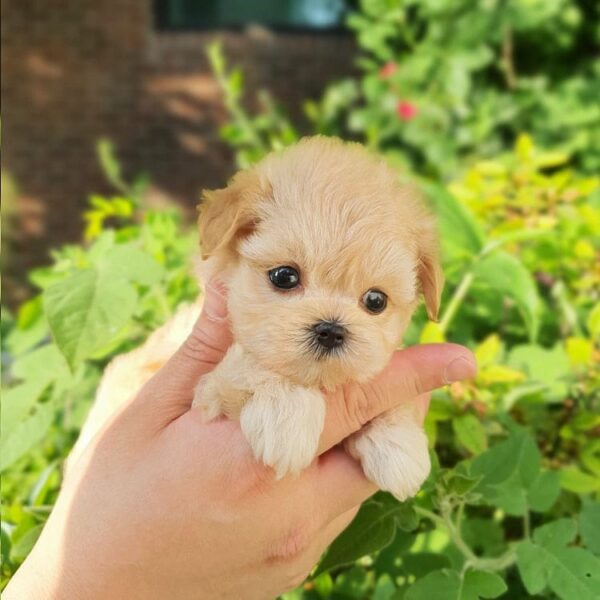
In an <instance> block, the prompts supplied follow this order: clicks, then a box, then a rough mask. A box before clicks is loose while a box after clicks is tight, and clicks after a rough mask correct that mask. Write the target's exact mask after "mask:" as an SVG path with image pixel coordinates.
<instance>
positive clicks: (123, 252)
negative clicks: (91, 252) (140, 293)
mask: <svg viewBox="0 0 600 600" xmlns="http://www.w3.org/2000/svg"><path fill="white" fill-rule="evenodd" d="M99 267H100V268H102V269H103V270H107V271H108V272H109V273H110V274H111V276H112V277H115V278H122V279H125V280H127V281H131V282H135V283H139V284H141V285H152V284H154V283H157V282H158V281H160V279H161V277H162V276H163V274H164V268H163V267H162V266H161V265H159V264H158V263H157V262H156V261H155V260H154V259H153V258H152V256H150V255H149V254H147V253H146V252H142V250H139V249H138V248H136V247H135V246H133V245H132V244H117V245H115V246H113V247H112V248H110V249H109V250H108V251H107V252H106V254H105V255H104V256H103V257H102V260H101V261H100V262H99Z"/></svg>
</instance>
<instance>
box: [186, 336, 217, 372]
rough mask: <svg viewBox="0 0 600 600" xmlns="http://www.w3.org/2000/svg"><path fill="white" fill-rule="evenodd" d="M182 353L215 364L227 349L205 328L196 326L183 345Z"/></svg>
mask: <svg viewBox="0 0 600 600" xmlns="http://www.w3.org/2000/svg"><path fill="white" fill-rule="evenodd" d="M181 353H182V354H183V355H184V356H185V357H186V358H188V359H190V360H193V361H194V362H201V363H205V364H208V365H211V366H214V365H216V364H217V363H218V362H219V361H220V360H221V358H222V357H223V354H224V353H225V350H224V348H222V347H221V346H220V344H218V343H217V342H216V341H215V340H214V339H212V338H211V337H210V336H209V335H208V334H207V333H206V332H205V331H204V330H203V329H199V328H195V329H194V330H193V331H192V333H191V334H190V335H189V337H188V338H187V340H186V341H185V343H184V344H183V346H182V347H181Z"/></svg>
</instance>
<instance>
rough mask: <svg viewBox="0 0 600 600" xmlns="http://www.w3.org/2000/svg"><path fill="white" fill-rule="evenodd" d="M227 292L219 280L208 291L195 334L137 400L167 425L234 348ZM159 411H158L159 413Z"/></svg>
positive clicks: (213, 282)
mask: <svg viewBox="0 0 600 600" xmlns="http://www.w3.org/2000/svg"><path fill="white" fill-rule="evenodd" d="M231 342H232V335H231V331H230V329H229V321H228V319H227V302H226V288H225V286H224V284H223V283H222V282H220V281H218V280H216V279H213V280H211V281H210V282H209V283H208V285H207V286H206V289H205V291H204V299H203V303H202V312H201V313H200V317H199V318H198V320H197V321H196V323H195V324H194V327H193V329H192V332H191V333H190V335H189V336H188V337H187V339H186V340H185V342H184V343H183V345H182V346H181V347H180V348H179V349H178V350H177V352H175V354H174V355H173V356H172V357H171V359H170V360H169V361H168V362H167V363H166V364H165V365H164V366H163V367H162V368H161V369H160V370H159V371H158V372H157V373H156V375H154V377H152V379H151V380H150V381H148V383H146V385H145V386H144V387H143V388H142V390H141V391H140V393H139V394H138V398H136V403H137V402H140V403H141V404H142V405H144V406H145V407H146V410H148V409H150V410H151V411H152V412H153V413H155V414H158V415H160V417H159V418H160V420H161V421H162V423H163V424H167V423H170V422H171V421H172V420H174V419H176V418H177V417H179V416H180V415H182V414H183V413H185V412H186V411H187V410H189V408H190V406H191V404H192V397H193V393H194V387H195V386H196V384H197V383H198V379H199V378H200V377H201V376H202V375H205V374H206V373H208V372H210V371H212V370H213V369H214V367H215V366H216V365H217V364H218V363H219V362H220V361H221V359H222V358H223V356H224V355H225V353H226V352H227V349H228V348H229V346H230V345H231ZM157 409H158V410H157Z"/></svg>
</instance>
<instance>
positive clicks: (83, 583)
mask: <svg viewBox="0 0 600 600" xmlns="http://www.w3.org/2000/svg"><path fill="white" fill-rule="evenodd" d="M226 317H227V315H226V307H225V302H224V300H223V297H222V289H220V288H219V287H218V285H215V284H213V285H211V286H209V288H208V290H207V293H206V298H205V303H204V308H203V312H202V315H201V316H200V318H199V320H198V322H197V324H196V326H195V327H194V331H193V333H192V334H191V335H190V337H189V338H188V340H187V341H186V342H185V343H184V344H183V346H182V347H181V348H180V349H179V351H178V352H177V353H176V354H175V355H174V356H173V358H172V359H171V360H170V361H169V362H168V363H167V364H166V365H165V366H164V367H163V368H162V369H161V370H160V371H159V372H158V373H157V374H156V375H155V376H154V377H153V379H152V380H151V381H149V382H148V383H147V384H146V385H145V386H144V388H143V389H142V390H141V391H140V393H139V394H138V395H137V397H136V398H135V399H134V400H133V401H131V402H130V403H129V404H128V405H127V406H125V407H124V408H123V410H121V411H120V412H119V413H118V414H117V415H115V417H114V418H113V419H112V420H111V422H109V423H108V424H107V425H106V426H105V427H104V428H103V430H102V431H101V432H100V433H99V434H98V436H96V438H95V439H94V440H93V442H92V443H91V444H90V446H89V447H88V448H87V450H86V451H85V452H84V454H83V455H82V456H81V458H80V459H79V460H78V461H77V463H75V464H72V465H70V471H69V477H68V479H67V480H66V482H65V484H64V486H63V489H62V490H61V492H60V495H59V497H58V500H57V503H56V505H55V507H54V510H53V512H52V514H51V516H50V518H49V520H48V523H47V524H46V527H45V528H44V531H43V532H42V535H41V537H40V539H39V540H38V542H37V544H36V545H35V547H34V549H33V551H32V552H31V554H30V556H29V557H28V559H27V560H26V561H25V563H24V564H23V565H22V567H21V569H20V570H19V571H18V572H17V574H16V575H15V577H14V578H13V580H12V581H11V583H10V584H9V586H8V587H7V589H6V590H5V595H4V597H5V598H6V599H7V600H11V599H21V598H36V599H39V600H45V599H47V598H53V599H55V598H60V599H70V598H76V599H77V600H86V599H95V598H127V599H136V598H144V599H151V598H159V599H164V598H169V599H185V598H194V599H197V598H211V599H213V598H236V599H237V598H244V599H246V598H248V599H252V598H272V597H275V596H277V595H278V594H280V593H282V592H283V591H285V590H286V589H289V588H291V587H294V586H295V585H297V584H299V583H300V582H301V581H302V580H303V579H304V578H305V577H306V575H307V574H308V573H309V571H310V569H311V568H312V567H313V566H314V564H315V563H316V562H317V561H318V559H319V557H320V556H321V554H322V552H323V551H324V550H325V548H326V547H327V546H328V545H329V544H330V543H331V542H332V541H333V539H334V538H335V537H336V536H337V535H338V534H339V533H340V532H341V531H342V530H343V529H344V528H345V527H346V526H347V525H348V523H349V522H350V521H351V520H352V518H353V517H354V515H355V514H356V511H357V510H358V507H359V505H360V503H361V502H362V501H363V500H365V499H366V498H367V497H368V496H370V495H371V494H372V493H373V492H374V491H375V488H374V486H373V484H372V483H370V482H369V481H367V480H366V479H365V477H364V475H363V473H362V470H361V468H360V465H359V464H358V463H356V462H355V461H354V460H353V459H351V458H350V457H349V456H348V455H346V454H345V453H344V452H343V451H342V450H341V449H340V448H339V447H337V444H338V443H339V442H341V441H342V440H343V439H344V438H346V437H347V436H348V435H350V434H351V433H353V432H355V431H357V430H358V429H360V427H362V426H363V425H364V424H365V423H367V422H368V421H369V420H371V419H372V418H374V417H375V416H377V415H378V414H380V413H382V412H384V411H386V410H388V409H390V408H392V407H394V406H397V405H398V404H401V403H405V402H414V403H416V404H417V406H418V410H419V413H420V415H421V417H422V418H424V416H425V413H426V411H427V407H428V402H429V391H431V390H432V389H434V388H436V387H439V386H441V385H444V384H445V383H448V382H450V381H454V380H458V379H463V378H467V377H470V376H472V375H474V373H475V362H474V359H473V357H472V355H471V353H470V352H469V351H468V350H467V349H466V348H463V347H461V346H457V345H454V344H436V345H423V346H415V347H412V348H408V349H406V350H402V351H399V352H396V353H395V355H394V357H393V358H392V360H391V362H390V364H389V365H388V367H387V368H386V369H385V370H384V372H383V373H381V374H380V375H379V376H378V377H377V378H375V379H374V380H373V381H371V382H369V383H366V384H363V385H357V384H351V385H347V386H344V387H342V388H340V389H339V390H336V391H335V392H333V393H331V394H328V396H327V416H326V422H325V428H324V431H323V434H322V436H321V441H320V446H319V456H318V458H317V459H316V460H315V461H314V462H313V463H312V464H311V466H310V467H309V468H307V469H306V470H305V471H303V472H302V473H301V474H300V475H299V476H298V477H285V478H283V479H282V480H280V481H276V479H275V475H274V473H273V472H272V470H271V469H269V468H267V467H265V466H263V465H261V464H258V463H257V462H256V461H255V460H254V459H253V457H252V453H251V451H250V448H249V446H248V444H247V442H246V440H245V439H244V437H243V435H242V434H241V431H240V427H239V423H237V422H231V421H226V420H219V421H216V422H212V423H208V424H204V423H202V421H201V418H200V415H199V413H198V412H197V411H195V410H191V409H190V405H191V401H192V393H193V392H192V391H193V388H194V385H195V384H196V382H197V381H198V379H199V377H200V376H202V375H203V374H205V373H207V372H209V371H210V370H211V369H212V368H213V367H214V366H215V365H216V364H217V363H218V362H219V361H220V359H221V358H222V357H223V355H224V353H225V352H226V350H227V348H228V346H229V345H230V343H231V333H230V332H229V329H228V325H227V318H226Z"/></svg>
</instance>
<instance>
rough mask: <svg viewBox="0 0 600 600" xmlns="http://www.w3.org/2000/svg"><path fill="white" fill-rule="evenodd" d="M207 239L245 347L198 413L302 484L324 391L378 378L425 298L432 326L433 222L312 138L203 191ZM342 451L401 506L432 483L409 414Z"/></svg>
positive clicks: (375, 425) (436, 292) (379, 423)
mask: <svg viewBox="0 0 600 600" xmlns="http://www.w3.org/2000/svg"><path fill="white" fill-rule="evenodd" d="M199 228H200V239H201V246H202V252H203V255H202V258H203V261H204V262H203V269H204V270H205V272H206V273H207V274H208V275H210V274H212V273H216V274H219V276H220V278H221V279H222V280H223V281H224V282H225V283H226V285H227V287H228V306H229V314H230V319H231V326H232V331H233V336H234V340H235V343H234V344H233V346H232V347H231V348H230V350H229V351H228V352H227V354H226V356H225V358H224V360H223V361H222V363H220V364H219V365H218V366H217V367H216V369H215V370H214V371H213V372H212V373H210V374H209V375H207V376H206V377H204V378H202V379H201V380H200V382H199V384H198V386H197V388H196V391H195V397H194V406H195V407H196V408H198V409H200V410H201V411H202V412H203V415H204V418H205V419H206V420H207V421H209V420H212V419H215V418H217V417H218V416H220V415H225V416H227V417H229V418H235V419H239V420H240V423H241V427H242V430H243V432H244V434H245V436H246V438H247V439H248V442H249V443H250V446H251V447H252V450H253V452H254V454H255V456H256V458H257V459H258V460H260V461H262V462H264V463H265V464H267V465H269V466H271V467H273V469H274V470H275V472H276V474H277V476H278V477H282V476H284V475H286V474H287V473H297V472H299V471H300V470H301V469H303V468H304V467H306V466H307V465H308V464H310V462H311V461H312V460H313V459H314V457H315V452H316V449H317V444H318V440H319V437H320V434H321V431H322V429H323V422H324V417H325V401H324V396H323V393H322V391H323V390H326V389H331V388H334V387H336V386H339V385H340V384H343V383H346V382H349V381H365V380H367V379H369V378H371V377H373V376H374V375H375V374H376V373H378V372H379V371H381V370H382V369H383V367H384V366H385V365H386V363H387V362H388V360H389V359H390V356H391V354H392V352H393V350H394V349H395V348H396V347H397V346H398V344H399V343H400V341H401V338H402V335H403V333H404V331H405V328H406V326H407V324H408V322H409V320H410V318H411V315H412V313H413V311H414V309H415V307H416V305H417V303H418V298H419V294H422V295H423V297H424V299H425V303H426V307H427V310H428V313H429V316H430V317H431V318H436V315H437V311H438V305H439V298H440V293H441V288H442V274H441V270H440V267H439V262H438V258H437V239H436V232H435V226H434V222H433V220H432V217H431V215H430V214H429V212H428V211H427V210H426V208H425V206H424V204H423V203H422V201H421V200H420V198H419V197H418V195H417V194H416V193H415V191H414V189H412V188H411V187H407V186H405V185H402V184H401V183H400V181H399V179H398V175H397V173H396V172H395V171H394V170H392V169H391V168H390V167H389V166H387V165H386V164H385V163H384V162H383V161H382V160H381V159H379V158H376V157H375V156H373V155H371V154H370V153H369V152H367V151H366V150H365V149H364V148H363V147H361V146H360V145H358V144H348V143H343V142H341V141H340V140H337V139H331V138H324V137H314V138H307V139H304V140H302V141H301V142H300V143H298V144H296V145H295V146H293V147H291V148H288V149H286V150H284V151H283V152H280V153H274V154H271V155H270V156H268V157H267V158H265V159H264V160H263V161H262V162H261V163H260V164H258V165H257V166H255V167H253V168H251V169H249V170H246V171H242V172H240V173H238V174H237V175H236V176H235V177H234V178H233V180H232V181H231V183H230V185H229V186H228V187H226V188H225V189H221V190H216V191H210V192H206V193H205V195H204V201H203V203H202V205H201V208H200V218H199ZM280 267H287V268H288V269H289V268H290V267H291V268H292V269H293V271H292V274H293V273H295V274H296V276H297V280H294V281H293V282H291V283H293V284H294V285H293V286H292V287H290V286H289V284H290V282H289V281H287V287H288V288H289V289H281V288H279V287H277V286H276V285H274V283H273V282H272V280H271V277H270V276H271V275H272V273H273V272H274V270H276V269H277V268H280ZM288 279H289V271H288ZM369 290H372V291H374V292H375V293H376V295H377V297H378V298H379V299H381V293H382V292H383V294H385V296H386V297H387V306H385V309H384V310H383V311H381V312H375V313H374V312H373V311H370V310H369V309H368V306H366V305H365V298H366V293H367V292H368V291H369ZM378 308H380V306H379V307H378ZM323 324H325V325H323ZM332 326H334V328H333V330H332V329H331V327H332ZM319 327H321V329H319ZM323 327H325V329H326V332H325V333H323V332H322V328H323ZM328 328H329V329H328ZM332 331H333V333H332ZM319 332H320V334H319ZM332 336H334V337H335V339H334V338H333V337H332ZM323 338H325V339H324V341H323ZM323 344H325V345H323ZM346 447H347V449H348V451H349V452H350V454H351V455H352V456H354V457H355V458H357V459H358V460H360V461H361V463H362V466H363V469H364V472H365V474H366V476H367V477H368V478H369V479H371V480H372V481H373V482H374V483H376V484H377V485H378V486H379V487H380V488H382V489H384V490H388V491H390V492H392V493H393V494H394V495H395V496H396V497H398V498H400V499H404V498H407V497H408V496H411V495H413V494H415V493H416V492H417V490H418V489H419V487H420V485H421V483H422V482H423V480H424V479H425V478H426V476H427V474H428V472H429V468H430V464H429V454H428V450H427V440H426V437H425V435H424V433H423V431H422V429H421V428H420V426H419V425H418V423H417V421H416V419H415V416H414V414H413V412H412V408H411V407H410V406H404V407H401V408H398V409H394V410H392V411H390V412H388V413H386V414H384V415H382V416H380V417H378V418H376V419H374V420H373V421H372V422H371V423H370V424H369V425H368V426H367V427H366V428H364V430H362V431H360V432H359V433H357V434H355V435H354V436H352V437H351V438H350V439H349V440H347V441H346Z"/></svg>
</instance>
